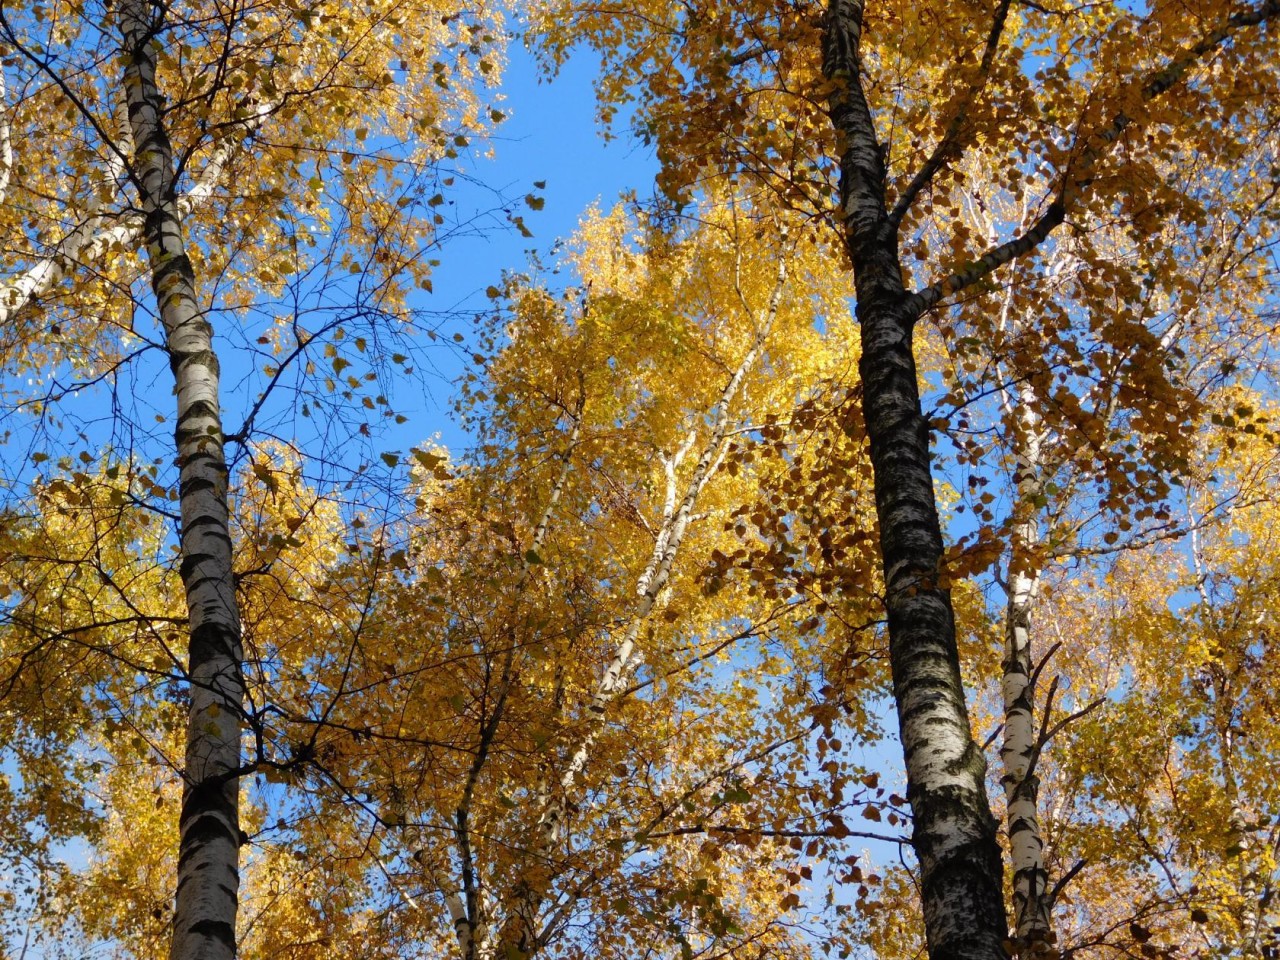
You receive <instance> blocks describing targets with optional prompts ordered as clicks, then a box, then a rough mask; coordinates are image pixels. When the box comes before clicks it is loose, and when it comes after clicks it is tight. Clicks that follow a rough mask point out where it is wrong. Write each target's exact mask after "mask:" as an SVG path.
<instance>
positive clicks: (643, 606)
mask: <svg viewBox="0 0 1280 960" xmlns="http://www.w3.org/2000/svg"><path fill="white" fill-rule="evenodd" d="M786 282H787V265H786V257H785V256H780V257H779V260H778V272H777V282H776V284H775V286H774V288H773V291H772V292H771V294H770V297H769V302H768V304H767V306H766V307H765V310H764V313H763V316H761V317H760V319H759V321H758V322H757V323H756V325H755V327H756V333H755V337H754V338H753V340H752V343H751V346H750V347H749V348H748V350H747V353H746V355H745V356H744V357H743V358H742V360H741V361H740V362H739V363H738V366H737V367H736V368H735V369H734V372H733V374H732V375H731V377H730V378H729V382H728V383H727V384H726V385H725V387H724V389H723V390H722V391H721V392H720V396H719V397H718V398H717V400H716V403H715V406H714V407H713V408H712V411H711V416H710V419H711V431H710V433H709V435H708V436H707V440H706V442H705V444H704V445H703V447H702V451H701V454H700V455H699V457H698V461H697V463H696V464H695V465H694V468H693V472H692V474H691V475H690V477H689V479H688V481H687V482H686V484H685V487H684V494H683V496H679V493H678V491H679V483H678V473H677V471H678V468H679V466H680V464H681V463H682V462H683V461H684V459H685V457H686V456H687V455H688V454H689V452H690V451H691V450H692V449H693V447H694V444H695V443H696V442H697V431H696V430H694V431H690V433H689V434H688V435H686V437H685V439H684V440H682V441H681V444H680V446H679V447H678V448H677V449H676V450H675V451H673V452H672V453H671V454H669V455H667V456H666V457H664V458H663V470H664V473H665V474H666V489H665V492H664V498H663V507H662V515H661V521H660V524H659V526H658V529H657V531H656V533H655V536H654V549H653V553H652V554H651V556H650V559H649V562H648V564H647V565H646V566H645V569H644V571H643V572H642V573H641V574H640V576H639V577H638V578H637V581H636V583H637V590H638V592H639V595H640V596H639V602H638V603H637V605H636V609H635V611H634V612H633V614H632V617H631V620H630V623H629V624H628V626H627V629H626V630H625V632H624V633H623V634H622V637H621V639H620V640H619V641H618V644H617V646H616V647H615V648H614V651H613V656H612V657H611V658H610V661H609V663H608V664H607V666H606V667H605V670H604V673H603V675H602V676H601V678H600V682H599V683H598V684H597V685H596V688H595V690H594V691H593V694H592V697H591V702H590V704H589V705H588V711H589V715H588V723H587V728H586V731H585V732H584V733H583V734H582V738H581V739H580V740H579V741H578V743H577V745H576V747H575V748H574V749H573V752H572V753H571V754H570V755H569V757H568V760H567V762H566V763H565V765H564V767H563V768H561V770H560V772H559V776H558V777H556V778H554V783H553V778H551V777H545V778H543V779H542V780H541V781H540V782H539V783H538V784H537V787H536V795H537V803H538V808H539V814H538V823H537V829H538V834H539V836H538V843H539V850H538V855H539V857H541V858H543V859H549V858H550V857H551V856H552V854H553V853H554V851H555V849H556V847H557V845H558V844H559V842H560V839H561V837H562V836H563V831H564V827H565V820H566V815H567V800H568V797H569V795H570V794H571V792H572V791H573V789H574V787H575V785H576V783H577V780H578V775H579V774H581V772H582V771H583V769H584V768H585V767H586V765H587V763H588V762H589V760H590V757H591V751H592V748H593V747H594V746H595V743H596V740H597V739H598V738H599V736H600V734H601V732H602V731H603V729H604V726H605V713H606V711H607V709H608V707H609V705H610V704H611V703H612V702H613V701H614V700H615V699H616V698H617V697H618V696H619V694H620V693H621V692H622V691H623V690H624V689H625V681H626V679H627V677H628V676H629V674H630V672H631V671H632V670H633V669H634V668H635V665H636V663H637V662H638V658H637V657H636V648H637V643H638V641H639V638H640V631H641V630H642V629H643V627H644V625H645V623H646V622H647V620H648V618H649V616H650V615H651V614H652V613H653V612H654V610H655V608H656V607H658V606H659V604H660V600H661V597H662V595H663V590H664V589H665V588H666V586H667V583H668V581H669V580H670V577H671V569H672V565H673V563H674V562H675V559H676V556H677V555H678V554H679V551H680V545H681V541H682V540H683V538H684V535H685V532H686V531H687V529H688V526H689V524H690V522H691V521H692V520H693V518H694V516H695V514H694V508H695V507H696V505H697V500H698V496H699V494H701V492H702V490H703V489H704V488H705V487H706V485H707V483H708V482H709V481H710V479H711V477H712V476H713V475H714V474H715V472H716V470H717V469H718V468H719V465H720V462H721V460H722V458H723V455H724V445H725V439H726V436H727V433H728V428H729V421H730V416H731V413H732V407H733V402H734V400H735V398H736V397H737V396H738V393H739V391H740V390H741V388H742V385H743V381H744V380H745V379H746V377H747V375H748V373H750V371H751V368H752V367H753V366H754V365H755V362H756V360H757V359H758V358H759V356H760V352H761V351H762V349H763V348H764V344H765V342H766V340H767V339H768V336H769V332H770V330H771V329H772V327H773V324H774V321H775V320H776V318H777V315H778V309H779V306H780V304H781V302H782V294H783V292H784V290H785V288H786ZM743 306H744V309H745V310H746V312H747V315H748V316H752V314H753V311H751V309H750V307H749V305H748V304H747V303H746V302H745V300H744V303H743ZM543 896H544V892H543V891H540V890H537V889H533V888H530V889H528V890H527V891H526V895H525V897H524V898H523V902H521V903H520V904H518V905H517V907H516V910H515V914H516V916H515V917H514V918H513V921H512V922H513V924H515V925H517V926H519V927H522V928H523V929H521V930H520V931H519V932H517V933H516V934H514V935H513V936H511V935H509V936H511V939H513V940H516V941H518V943H519V945H520V947H521V949H522V950H524V952H526V953H532V952H534V951H536V950H537V949H538V943H537V939H538V937H537V929H536V928H537V925H538V912H539V909H540V906H541V902H542V899H543ZM507 939H508V938H507V937H504V938H502V940H503V941H506V940H507ZM501 945H502V942H500V943H498V944H495V946H501Z"/></svg>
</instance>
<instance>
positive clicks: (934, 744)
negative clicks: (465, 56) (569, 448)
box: [544, 2, 1277, 958]
mask: <svg viewBox="0 0 1280 960" xmlns="http://www.w3.org/2000/svg"><path fill="white" fill-rule="evenodd" d="M547 9H548V10H549V11H553V12H552V13H550V14H549V17H548V19H547V20H545V21H544V30H545V32H546V36H547V39H546V41H545V46H544V49H545V50H546V51H547V52H548V55H549V57H551V58H553V59H556V58H560V57H563V56H564V55H565V54H566V53H567V51H568V49H569V45H570V44H571V43H572V42H573V41H574V40H577V39H581V38H586V39H588V40H590V41H592V42H593V43H594V44H595V46H596V47H597V49H599V50H600V51H601V53H602V56H603V59H604V61H605V63H606V65H607V76H608V79H607V80H606V81H605V82H604V84H603V85H602V93H603V96H604V98H605V102H606V107H605V110H606V113H607V112H608V111H609V110H610V106H609V104H611V103H612V102H615V101H616V100H618V99H621V98H622V97H625V96H628V95H632V93H633V91H634V90H635V89H637V88H638V89H639V90H640V91H641V104H642V109H641V119H640V129H641V132H642V134H643V135H644V136H647V137H649V138H651V139H654V140H656V141H657V143H658V149H659V156H660V158H662V159H663V160H664V161H665V164H664V173H663V176H662V180H661V186H662V187H663V189H664V190H665V192H666V193H667V195H668V196H669V197H670V198H672V200H674V201H676V202H679V201H681V200H682V199H683V198H684V197H686V196H688V195H689V194H690V192H691V191H692V190H693V189H694V188H695V185H696V184H697V183H698V182H699V177H701V176H702V173H701V171H702V170H703V169H704V168H705V167H707V166H708V165H709V166H711V167H712V169H720V170H724V169H725V168H726V167H727V168H728V169H730V170H735V172H737V171H741V170H743V169H745V170H747V171H750V173H751V175H752V176H753V177H754V181H753V182H754V183H756V184H758V185H759V189H760V190H762V191H769V192H772V193H774V194H775V195H777V196H778V197H780V198H781V199H782V200H783V202H784V203H787V204H788V205H795V206H800V207H801V208H809V209H814V208H816V209H818V210H824V209H825V202H824V201H825V190H826V180H825V173H826V171H829V170H832V171H834V173H835V174H836V175H837V179H838V200H837V203H836V206H835V210H836V213H835V215H834V217H833V218H832V219H833V221H834V226H835V228H836V229H837V230H838V231H839V232H840V235H841V236H843V238H844V240H845V245H846V250H847V254H848V258H849V262H850V264H851V266H852V269H853V275H854V278H855V281H856V284H857V310H856V312H857V316H858V320H859V325H860V334H859V336H860V342H861V345H862V352H861V360H860V368H861V374H862V384H861V390H862V404H863V411H864V419H865V425H866V430H867V434H868V436H869V440H870V447H871V459H872V462H873V464H874V466H875V473H876V493H877V503H878V504H879V513H880V517H879V519H880V538H881V548H882V555H883V563H884V570H885V580H886V590H887V607H888V612H889V622H890V635H891V655H892V660H893V666H894V683H895V700H896V702H897V706H898V713H899V721H900V725H901V738H902V742H903V750H904V757H905V761H906V768H907V775H908V781H909V796H910V799H911V801H912V810H913V821H914V845H915V849H916V854H917V857H918V858H919V861H920V864H921V872H922V897H923V903H924V922H925V927H926V930H927V932H928V938H929V945H930V947H929V948H930V952H931V955H932V956H935V957H947V958H950V957H970V956H972V957H978V956H984V957H997V956H1000V955H1002V953H1003V950H1004V947H1003V943H1004V940H1005V933H1006V930H1005V920H1004V917H1005V913H1004V907H1003V896H1002V889H1001V872H1002V871H1001V857H1000V850H999V846H998V843H997V838H996V831H995V827H994V823H993V820H992V817H991V814H990V808H989V805H988V802H987V797H986V791H985V787H984V764H983V763H982V760H981V757H980V755H979V751H978V749H977V746H976V744H975V743H974V741H973V739H972V735H971V732H970V725H969V718H968V716H967V713H966V709H965V697H964V690H963V687H962V685H961V680H960V671H959V662H958V657H957V653H956V648H955V639H954V618H953V614H952V611H951V609H950V599H949V593H948V590H947V587H946V573H945V571H944V569H943V567H942V561H943V556H944V554H943V542H942V536H941V529H940V525H939V521H938V511H937V507H936V500H935V496H934V491H933V483H932V475H931V468H930V451H929V443H928V424H927V421H926V420H925V418H924V416H923V414H922V410H921V403H920V397H919V386H918V382H917V369H916V360H915V355H914V351H913V345H912V336H913V331H914V329H915V326H916V323H917V321H918V320H919V318H920V317H921V316H922V315H924V314H925V313H926V312H928V311H931V310H934V309H935V308H936V307H938V306H939V305H940V304H944V303H945V302H947V301H948V300H949V299H950V298H954V297H956V296H957V295H959V294H962V293H963V292H965V291H971V290H972V289H973V288H974V287H975V285H981V284H983V283H986V282H987V278H988V277H990V276H992V275H993V273H994V272H995V271H997V270H999V269H1000V268H1001V267H1003V266H1005V265H1006V264H1009V263H1010V262H1012V261H1015V260H1017V259H1019V258H1022V257H1026V256H1028V255H1032V254H1034V253H1035V252H1036V251H1037V250H1039V249H1040V248H1041V247H1043V246H1044V245H1045V244H1046V242H1047V241H1048V240H1049V238H1050V237H1051V236H1052V235H1053V234H1054V232H1055V231H1057V230H1058V229H1059V228H1060V227H1062V225H1063V224H1064V222H1067V221H1068V220H1070V222H1071V223H1072V224H1074V225H1075V226H1076V227H1077V228H1078V229H1083V230H1086V231H1087V230H1088V229H1089V224H1090V222H1091V221H1093V220H1095V219H1099V220H1105V219H1107V218H1108V216H1109V215H1110V211H1112V210H1114V209H1116V208H1119V209H1121V210H1123V211H1128V212H1130V214H1131V215H1133V216H1135V219H1140V218H1138V217H1137V216H1136V210H1137V209H1139V207H1140V206H1141V203H1142V202H1145V200H1146V198H1148V197H1150V198H1151V201H1152V202H1159V203H1161V204H1167V205H1168V207H1169V209H1170V210H1172V211H1174V212H1173V214H1172V217H1174V218H1182V219H1183V222H1191V223H1194V221H1195V217H1196V216H1197V214H1196V213H1195V212H1194V211H1195V209H1196V206H1197V200H1196V198H1195V194H1194V192H1193V191H1192V192H1187V193H1178V192H1177V191H1176V190H1174V189H1173V188H1172V187H1170V188H1167V189H1162V188H1157V189H1155V190H1154V191H1148V190H1146V189H1144V187H1143V185H1142V183H1141V174H1140V173H1139V172H1138V171H1140V170H1144V169H1147V166H1146V165H1147V164H1148V163H1149V162H1150V157H1151V156H1152V152H1155V153H1159V151H1160V150H1161V149H1162V146H1161V145H1165V144H1167V145H1168V147H1169V149H1171V150H1184V151H1188V152H1190V151H1197V152H1202V151H1205V150H1211V149H1213V147H1211V146H1210V145H1211V144H1214V145H1217V144H1224V143H1225V141H1230V142H1232V143H1237V144H1242V145H1248V144H1255V143H1256V142H1257V140H1256V137H1257V131H1259V130H1265V129H1267V128H1268V121H1267V120H1266V119H1265V117H1266V116H1267V115H1268V109H1269V108H1268V107H1267V106H1266V102H1267V101H1266V98H1265V97H1263V96H1262V91H1263V90H1265V89H1268V88H1270V87H1273V86H1274V69H1275V63H1274V58H1273V57H1271V56H1270V55H1269V54H1268V53H1267V50H1268V40H1267V26H1266V24H1267V22H1268V21H1269V20H1271V19H1273V18H1274V17H1275V15H1276V13H1277V11H1276V9H1275V8H1274V7H1273V6H1272V5H1267V4H1263V5H1260V6H1254V7H1242V8H1239V9H1236V8H1234V7H1233V8H1219V7H1213V6H1211V5H1210V6H1206V7H1205V8H1204V9H1203V10H1198V11H1197V15H1196V16H1195V17H1191V18H1187V17H1174V16H1173V15H1172V14H1171V13H1169V12H1167V11H1165V10H1163V9H1154V10H1152V11H1150V12H1148V13H1145V14H1143V15H1136V14H1134V15H1130V14H1128V13H1123V12H1117V13H1116V14H1115V15H1114V16H1104V17H1101V18H1098V19H1097V20H1096V21H1091V22H1090V23H1089V28H1088V32H1089V36H1090V37H1094V38H1096V46H1095V47H1091V48H1090V49H1089V52H1087V53H1084V52H1080V53H1077V51H1082V50H1083V48H1082V47H1080V46H1078V45H1077V44H1076V43H1075V40H1074V39H1073V38H1074V37H1075V33H1074V32H1071V33H1070V34H1068V33H1063V32H1060V30H1061V29H1062V28H1061V27H1060V26H1059V23H1058V21H1057V20H1056V19H1055V18H1056V17H1057V14H1056V13H1055V12H1047V11H1043V12H1042V11H1031V12H1030V13H1027V12H1024V11H1018V12H1017V13H1016V14H1014V13H1012V12H1011V9H1010V6H1009V5H1008V4H1004V3H1001V4H997V5H996V7H995V8H994V9H993V10H988V9H981V10H979V9H976V8H975V9H973V10H966V11H963V12H962V11H959V10H956V11H948V12H942V11H932V10H931V11H926V12H923V13H922V12H920V11H916V10H905V9H902V10H900V9H898V8H896V7H894V6H892V5H887V6H885V7H884V8H879V7H873V8H868V7H867V6H865V5H864V4H862V3H858V2H849V3H846V2H835V3H832V4H830V5H829V6H828V7H827V8H826V9H825V10H823V9H818V8H808V9H806V8H795V7H788V8H777V9H775V8H769V7H765V8H760V9H754V8H752V9H745V10H741V11H739V10H728V9H725V10H724V11H716V12H714V13H713V12H711V11H708V13H707V15H703V14H702V13H698V14H697V15H690V16H688V17H685V16H684V15H682V14H680V13H668V14H664V13H662V12H661V11H651V14H652V19H649V18H639V17H636V18H629V17H627V16H626V11H623V10H621V9H617V8H599V7H593V8H590V9H581V8H577V7H575V6H574V5H572V4H567V5H564V6H560V5H554V4H553V5H549V6H548V8H547ZM1075 15H1076V12H1075V11H1070V10H1068V11H1064V16H1063V18H1062V20H1063V22H1066V21H1069V20H1071V19H1072V18H1073V16H1075ZM1086 19H1088V18H1086ZM1135 33H1136V34H1137V35H1139V36H1141V37H1143V38H1144V44H1143V45H1142V46H1141V47H1140V48H1138V50H1136V51H1135V49H1134V47H1133V46H1132V45H1131V44H1129V43H1128V42H1127V40H1128V38H1129V37H1131V36H1133V35H1134V34H1135ZM619 34H621V35H623V36H626V37H627V38H628V40H627V42H625V43H621V44H618V43H617V38H618V36H619ZM926 37H927V40H926V39H925V38H926ZM1228 44H1229V48H1228V46H1227V45H1228ZM891 45H892V46H896V48H897V51H898V52H894V50H893V49H892V46H891ZM819 48H820V51H821V56H820V62H819V56H818V53H819ZM904 49H905V50H907V51H909V53H908V56H907V59H906V60H905V61H904V60H903V58H902V54H901V51H902V50H904ZM1027 49H1037V50H1039V49H1043V50H1045V51H1046V52H1047V55H1048V56H1049V57H1050V63H1049V64H1047V65H1046V66H1045V67H1043V68H1034V67H1031V66H1030V65H1029V62H1028V61H1027V60H1026V59H1025V58H1024V57H1023V51H1025V50H1027ZM1246 51H1256V52H1257V53H1256V56H1255V55H1254V54H1253V53H1250V52H1246ZM955 64H959V67H953V65H955ZM1032 70H1035V71H1036V74H1035V76H1034V77H1032V76H1031V75H1030V74H1031V72H1032ZM1227 77H1231V78H1232V79H1231V80H1229V81H1228V80H1227V79H1226V78H1227ZM1224 84H1231V85H1232V86H1231V87H1230V90H1237V89H1249V90H1251V91H1254V94H1253V96H1252V97H1251V98H1248V99H1246V100H1245V101H1244V102H1243V103H1241V101H1238V100H1237V99H1235V98H1234V95H1233V94H1232V93H1230V92H1229V89H1228V87H1227V86H1226V85H1224ZM935 89H936V90H938V91H942V92H940V93H938V94H937V95H923V96H918V95H917V91H921V90H935ZM806 94H808V95H809V97H808V99H807V100H806V97H805V95H806ZM1063 96H1065V97H1068V98H1074V99H1065V100H1064V99H1060V97H1063ZM818 97H821V98H823V100H825V111H824V112H825V114H826V116H825V117H824V116H823V112H819V111H817V110H815V109H813V107H812V106H811V104H812V103H813V102H814V101H815V100H817V99H818ZM937 104H943V105H944V106H943V107H942V108H941V109H939V108H938V106H937ZM1082 104H1083V106H1081V105H1082ZM1192 104H1196V105H1205V106H1206V108H1207V109H1208V110H1209V111H1210V112H1212V113H1213V114H1214V115H1215V116H1223V115H1224V114H1223V111H1224V110H1230V116H1231V122H1229V123H1219V124H1217V125H1214V124H1211V123H1208V122H1205V121H1202V120H1201V119H1199V118H1198V117H1197V115H1196V113H1195V111H1196V109H1197V107H1196V106H1192ZM1227 104H1230V106H1229V107H1228V106H1227ZM1237 106H1238V109H1237ZM1063 117H1069V118H1070V119H1071V122H1070V129H1071V130H1072V131H1073V132H1072V133H1071V134H1070V135H1067V136H1059V135H1057V134H1056V133H1055V132H1054V130H1055V125H1056V123H1057V122H1058V120H1059V119H1060V118H1063ZM828 119H829V122H830V129H829V131H824V130H823V127H824V124H825V123H826V121H827V120H828ZM1138 131H1141V132H1142V136H1139V135H1138V133H1137V132H1138ZM1144 137H1145V138H1146V139H1145V141H1144V139H1143V138H1144ZM699 138H701V140H702V142H703V143H704V144H705V146H699V145H698V143H699ZM1175 144H1177V146H1174V145H1175ZM1247 149H1248V148H1247V147H1246V148H1245V150H1246V151H1247ZM966 152H967V153H969V154H970V155H972V156H974V157H975V158H978V157H981V158H982V159H981V161H980V162H981V163H983V164H984V165H986V166H987V167H988V169H990V170H992V171H993V173H994V174H995V176H994V178H993V179H994V181H995V182H994V183H993V186H992V189H993V190H995V191H999V190H1001V189H1008V190H1010V191H1011V192H1013V193H1014V195H1015V196H1021V195H1022V193H1023V191H1024V190H1025V189H1026V187H1025V186H1023V185H1022V180H1023V178H1024V176H1025V175H1026V173H1027V167H1028V165H1029V164H1032V165H1034V167H1035V168H1036V169H1042V170H1043V171H1044V174H1043V181H1042V182H1044V183H1046V184H1048V189H1047V190H1046V191H1045V192H1044V193H1043V194H1041V195H1039V202H1038V206H1037V207H1036V209H1035V212H1034V213H1033V214H1032V215H1031V216H1030V217H1029V219H1028V221H1027V222H1026V223H1025V224H1023V225H1020V227H1019V228H1018V229H1017V230H1015V231H1014V233H1013V235H1011V236H1009V237H1007V238H1002V239H1001V240H1000V241H999V242H997V243H996V244H995V245H994V246H992V247H991V248H990V249H986V250H983V249H982V248H981V247H980V246H979V245H978V243H977V242H976V241H974V240H973V238H972V237H971V236H970V235H969V234H968V232H967V231H963V230H959V231H957V230H952V231H948V233H949V235H950V237H951V240H952V242H951V243H950V249H949V250H943V251H937V252H934V251H930V250H929V249H927V248H925V247H923V246H921V247H918V248H916V258H917V259H918V260H919V261H922V262H918V263H917V264H915V265H914V266H909V264H908V263H906V262H904V258H903V255H902V251H901V249H900V242H901V240H902V239H903V238H904V232H905V236H910V232H911V231H913V230H915V229H917V228H918V225H919V224H920V223H921V221H922V219H923V218H926V217H928V216H929V212H930V209H931V207H932V206H933V204H934V203H935V202H936V198H938V197H939V196H947V195H949V194H950V191H951V189H952V187H953V186H954V185H955V184H956V183H957V181H958V180H959V177H958V175H957V173H956V168H955V164H954V161H955V160H956V158H957V157H960V156H961V155H963V154H965V153H966ZM798 155H803V157H804V158H805V159H804V160H803V161H800V162H797V159H796V158H797V156H798ZM1184 155H1186V154H1184ZM1219 155H1225V154H1219ZM1231 155H1233V156H1240V155H1241V151H1240V150H1236V151H1234V152H1232V153H1231ZM1266 155H1268V154H1267V148H1265V147H1264V148H1263V149H1262V150H1261V151H1260V152H1258V153H1255V154H1254V156H1255V157H1257V158H1258V160H1256V161H1245V163H1244V166H1245V167H1247V165H1248V163H1250V162H1263V163H1265V162H1266V161H1264V160H1261V158H1262V157H1263V156H1266ZM1031 158H1034V160H1032V159H1031ZM828 159H829V160H830V163H831V165H830V166H828V165H827V163H826V160H828ZM1137 197H1141V198H1144V200H1143V201H1138V202H1137V205H1135V199H1134V198H1137ZM1157 198H1158V200H1157ZM1248 229H1250V230H1258V231H1264V232H1265V231H1266V230H1267V229H1268V228H1267V226H1266V224H1265V222H1263V221H1262V220H1255V221H1252V222H1251V224H1250V226H1249V227H1248ZM1170 254H1172V251H1170ZM1172 266H1173V265H1172V264H1170V267H1172ZM921 273H923V274H925V275H930V274H931V275H933V276H936V277H939V278H938V279H925V280H924V281H923V284H922V285H921V286H920V287H919V288H917V289H916V290H914V291H913V290H911V288H910V286H909V282H910V280H911V278H912V276H913V275H918V274H921Z"/></svg>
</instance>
